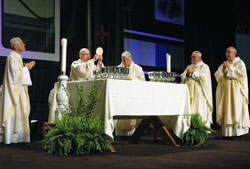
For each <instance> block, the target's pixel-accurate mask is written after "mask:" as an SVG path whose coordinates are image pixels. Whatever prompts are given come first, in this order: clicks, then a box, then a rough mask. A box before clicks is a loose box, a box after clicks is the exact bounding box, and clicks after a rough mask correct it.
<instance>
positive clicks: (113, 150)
mask: <svg viewBox="0 0 250 169" xmlns="http://www.w3.org/2000/svg"><path fill="white" fill-rule="evenodd" d="M108 143H109V146H110V151H111V152H112V153H115V152H116V150H115V148H114V147H113V145H112V144H111V143H110V141H109V140H108Z"/></svg>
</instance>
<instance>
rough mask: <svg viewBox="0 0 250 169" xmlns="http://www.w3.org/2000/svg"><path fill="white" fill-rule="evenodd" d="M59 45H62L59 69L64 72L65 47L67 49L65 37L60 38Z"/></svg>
mask: <svg viewBox="0 0 250 169" xmlns="http://www.w3.org/2000/svg"><path fill="white" fill-rule="evenodd" d="M61 45H62V60H61V62H62V63H61V71H62V72H63V73H65V72H66V49H67V39H66V38H62V40H61Z"/></svg>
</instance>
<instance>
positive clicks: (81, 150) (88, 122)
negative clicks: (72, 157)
mask: <svg viewBox="0 0 250 169" xmlns="http://www.w3.org/2000/svg"><path fill="white" fill-rule="evenodd" d="M77 93H78V96H79V98H78V105H77V107H76V108H73V106H72V104H70V110H69V112H70V113H68V112H65V113H64V114H63V115H62V119H61V120H59V119H56V121H55V122H56V126H55V127H53V128H52V127H50V128H49V132H48V133H47V135H46V136H45V139H44V148H45V150H47V151H48V153H51V154H56V155H65V156H66V155H68V154H73V153H74V154H78V155H89V154H91V153H94V152H102V151H105V150H109V149H110V145H109V144H108V141H111V138H110V137H109V136H107V135H106V134H105V133H104V123H103V121H102V120H101V119H100V117H99V116H97V115H95V114H94V109H95V106H96V103H97V101H98V100H97V99H96V95H97V87H96V86H95V85H93V86H92V87H91V88H90V90H89V91H88V94H87V97H86V98H85V97H84V93H83V87H82V86H81V85H80V86H78V87H77Z"/></svg>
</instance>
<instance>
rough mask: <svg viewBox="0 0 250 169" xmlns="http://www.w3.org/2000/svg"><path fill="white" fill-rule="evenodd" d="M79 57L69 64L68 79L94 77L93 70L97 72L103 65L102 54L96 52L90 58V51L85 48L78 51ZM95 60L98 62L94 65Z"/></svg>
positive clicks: (75, 79)
mask: <svg viewBox="0 0 250 169" xmlns="http://www.w3.org/2000/svg"><path fill="white" fill-rule="evenodd" d="M79 58H80V59H79V60H77V61H74V62H73V63H72V64H71V70H70V75H69V80H70V81H77V80H85V79H90V78H94V71H97V72H98V71H99V70H100V68H101V67H102V66H103V63H102V59H103V58H102V56H101V55H97V54H96V55H95V56H94V57H93V59H90V51H89V49H87V48H82V49H81V50H80V51H79ZM97 60H98V63H97V65H95V61H97Z"/></svg>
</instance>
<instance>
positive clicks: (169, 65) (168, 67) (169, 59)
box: [166, 53, 171, 73]
mask: <svg viewBox="0 0 250 169" xmlns="http://www.w3.org/2000/svg"><path fill="white" fill-rule="evenodd" d="M166 57H167V72H169V73H170V72H171V55H170V54H168V53H167V54H166Z"/></svg>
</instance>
